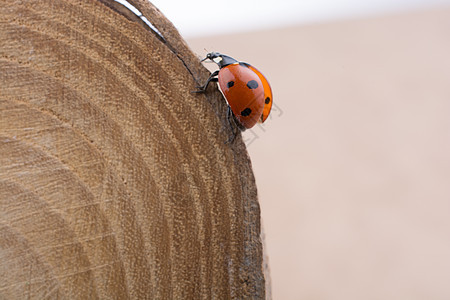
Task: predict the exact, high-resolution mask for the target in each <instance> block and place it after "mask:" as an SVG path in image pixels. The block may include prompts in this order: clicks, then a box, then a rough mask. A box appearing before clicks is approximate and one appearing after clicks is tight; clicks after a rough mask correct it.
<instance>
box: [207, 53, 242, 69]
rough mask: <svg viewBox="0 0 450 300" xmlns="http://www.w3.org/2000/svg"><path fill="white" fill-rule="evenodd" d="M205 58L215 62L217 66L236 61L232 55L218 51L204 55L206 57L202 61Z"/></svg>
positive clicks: (220, 66)
mask: <svg viewBox="0 0 450 300" xmlns="http://www.w3.org/2000/svg"><path fill="white" fill-rule="evenodd" d="M207 59H209V60H212V61H213V62H215V63H216V64H217V65H218V66H219V68H223V67H225V66H228V65H231V64H234V63H237V62H238V61H237V60H235V59H234V58H232V57H230V56H228V55H224V54H221V53H219V52H211V53H208V54H207V55H206V57H205V58H204V59H203V60H202V61H205V60H207Z"/></svg>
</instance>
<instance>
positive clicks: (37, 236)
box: [0, 0, 265, 299]
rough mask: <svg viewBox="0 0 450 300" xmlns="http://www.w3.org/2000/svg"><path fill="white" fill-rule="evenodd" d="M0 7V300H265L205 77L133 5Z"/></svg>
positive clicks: (246, 193) (241, 172)
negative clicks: (129, 8)
mask: <svg viewBox="0 0 450 300" xmlns="http://www.w3.org/2000/svg"><path fill="white" fill-rule="evenodd" d="M132 3H133V5H135V7H137V8H138V9H139V10H140V11H141V12H142V13H143V14H144V15H145V16H146V17H147V18H148V19H149V20H150V21H151V22H152V23H153V24H154V26H156V28H158V30H159V32H160V33H161V35H162V37H163V38H161V37H159V36H158V35H157V34H155V33H154V32H152V31H151V30H150V29H149V28H148V27H146V25H145V24H144V23H143V22H142V21H140V20H139V19H136V18H135V17H133V16H132V15H130V14H128V13H127V12H126V11H124V10H121V9H120V8H119V7H118V6H117V5H116V4H115V3H114V2H113V1H106V0H103V1H95V0H85V1H75V0H61V1H52V0H39V1H38V0H31V1H18V0H17V1H2V3H1V5H0V213H1V219H0V274H1V275H0V278H1V280H0V298H1V299H25V298H34V299H36V298H62V299H92V298H101V299H127V298H129V299H263V298H264V297H265V290H264V276H263V267H262V264H263V263H262V246H261V241H260V211H259V204H258V201H257V193H256V186H255V181H254V176H253V172H252V169H251V164H250V160H249V157H248V154H247V151H246V148H245V145H244V143H243V141H242V138H241V136H240V134H238V136H237V138H236V140H235V142H234V143H231V144H226V143H225V141H226V140H227V139H228V138H229V136H230V134H231V129H230V128H229V125H228V121H227V119H226V103H225V101H224V99H223V97H222V96H221V94H220V93H219V92H218V90H217V88H216V87H213V86H212V87H210V88H209V90H208V93H207V94H206V95H197V94H191V93H190V91H192V90H194V89H195V86H196V85H198V84H199V83H200V82H203V81H204V80H205V79H206V78H207V77H208V75H209V73H208V72H207V71H206V69H204V68H203V67H202V65H201V64H200V63H199V59H198V58H197V57H196V56H195V55H194V54H193V53H192V52H191V51H190V49H189V48H188V47H187V45H186V44H185V42H184V41H183V39H182V38H181V37H180V36H179V34H178V32H177V31H176V29H175V28H174V27H173V25H172V24H171V23H170V22H169V21H168V20H167V19H166V18H165V17H164V16H163V15H162V14H161V13H160V12H159V11H158V10H157V9H156V8H155V7H154V6H152V5H151V4H150V3H148V2H147V1H143V0H142V1H133V2H132Z"/></svg>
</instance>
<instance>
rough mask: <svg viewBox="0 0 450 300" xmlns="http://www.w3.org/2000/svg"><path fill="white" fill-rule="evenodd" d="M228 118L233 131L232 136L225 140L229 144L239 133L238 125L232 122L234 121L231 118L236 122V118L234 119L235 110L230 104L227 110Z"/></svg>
mask: <svg viewBox="0 0 450 300" xmlns="http://www.w3.org/2000/svg"><path fill="white" fill-rule="evenodd" d="M227 119H228V124H230V128H231V131H232V133H233V134H232V136H231V137H230V138H229V139H228V140H227V141H226V142H225V144H229V143H232V142H234V140H235V139H236V135H237V130H236V129H237V128H236V127H237V126H236V124H234V126H233V124H232V122H231V120H233V123H234V122H235V121H234V119H233V111H232V110H231V107H230V106H228V111H227Z"/></svg>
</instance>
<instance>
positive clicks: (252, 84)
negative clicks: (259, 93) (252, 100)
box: [247, 80, 258, 90]
mask: <svg viewBox="0 0 450 300" xmlns="http://www.w3.org/2000/svg"><path fill="white" fill-rule="evenodd" d="M247 87H248V88H249V89H251V90H253V89H256V88H257V87H258V83H257V82H256V80H250V81H249V82H247Z"/></svg>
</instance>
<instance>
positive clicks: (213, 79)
mask: <svg viewBox="0 0 450 300" xmlns="http://www.w3.org/2000/svg"><path fill="white" fill-rule="evenodd" d="M217 75H219V70H217V71H215V72H214V73H212V74H211V76H209V78H208V80H206V82H205V84H204V85H202V86H197V89H198V90H197V91H192V92H191V93H204V92H205V91H206V88H207V87H208V85H209V83H210V82H217V81H219V79H218V78H217V77H216V76H217Z"/></svg>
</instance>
